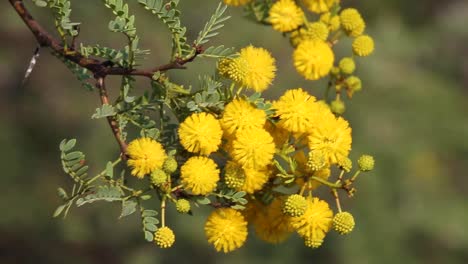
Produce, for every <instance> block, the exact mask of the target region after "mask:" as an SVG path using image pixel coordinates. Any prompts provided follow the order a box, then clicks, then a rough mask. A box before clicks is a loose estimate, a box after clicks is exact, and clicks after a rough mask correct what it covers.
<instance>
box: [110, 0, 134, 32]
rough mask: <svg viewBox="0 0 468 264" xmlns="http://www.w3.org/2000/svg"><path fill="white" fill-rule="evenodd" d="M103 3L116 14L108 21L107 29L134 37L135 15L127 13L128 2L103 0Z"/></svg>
mask: <svg viewBox="0 0 468 264" xmlns="http://www.w3.org/2000/svg"><path fill="white" fill-rule="evenodd" d="M103 1H104V5H105V6H106V7H107V8H110V9H111V10H112V13H114V15H116V18H115V19H114V20H111V21H110V22H109V30H110V31H114V32H121V33H124V34H125V35H126V36H128V37H129V38H135V37H136V28H135V16H134V15H130V14H129V13H128V4H126V3H125V4H124V1H123V0H103Z"/></svg>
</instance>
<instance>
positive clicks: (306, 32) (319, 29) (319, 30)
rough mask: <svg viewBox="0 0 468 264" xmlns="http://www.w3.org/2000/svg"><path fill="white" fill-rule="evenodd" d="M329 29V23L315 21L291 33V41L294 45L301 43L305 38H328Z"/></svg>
mask: <svg viewBox="0 0 468 264" xmlns="http://www.w3.org/2000/svg"><path fill="white" fill-rule="evenodd" d="M328 34H329V30H328V27H327V25H325V24H324V23H322V22H314V23H311V24H309V25H308V26H307V28H301V29H299V30H296V31H294V32H292V33H291V43H292V44H293V46H294V47H296V46H297V45H299V44H300V43H301V42H302V41H304V40H314V39H317V40H323V41H325V40H327V38H328Z"/></svg>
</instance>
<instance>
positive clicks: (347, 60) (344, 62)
mask: <svg viewBox="0 0 468 264" xmlns="http://www.w3.org/2000/svg"><path fill="white" fill-rule="evenodd" d="M338 65H339V66H340V70H341V72H342V73H344V74H352V73H353V72H354V70H355V69H356V64H355V63H354V60H353V58H351V57H344V58H342V59H341V60H340V62H339V64H338Z"/></svg>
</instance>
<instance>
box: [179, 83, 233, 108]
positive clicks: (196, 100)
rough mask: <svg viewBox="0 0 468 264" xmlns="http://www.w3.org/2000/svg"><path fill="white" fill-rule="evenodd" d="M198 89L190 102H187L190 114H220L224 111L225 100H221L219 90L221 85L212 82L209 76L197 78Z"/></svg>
mask: <svg viewBox="0 0 468 264" xmlns="http://www.w3.org/2000/svg"><path fill="white" fill-rule="evenodd" d="M198 79H199V85H200V89H199V91H198V92H197V93H195V95H194V96H193V99H192V100H189V101H188V102H187V108H188V110H189V111H190V112H202V111H203V110H210V111H212V112H215V113H220V112H221V111H222V110H223V109H224V103H225V101H226V98H222V94H223V93H222V92H221V90H220V89H221V88H222V86H223V84H222V83H221V82H219V81H217V80H214V79H213V78H212V77H210V76H206V75H205V76H199V78H198Z"/></svg>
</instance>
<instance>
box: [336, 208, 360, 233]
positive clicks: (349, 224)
mask: <svg viewBox="0 0 468 264" xmlns="http://www.w3.org/2000/svg"><path fill="white" fill-rule="evenodd" d="M354 225H355V223H354V217H353V215H352V214H351V213H349V212H340V213H337V214H336V215H335V217H333V229H334V230H335V231H336V232H338V233H339V234H340V235H347V234H349V233H351V231H353V229H354Z"/></svg>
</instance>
